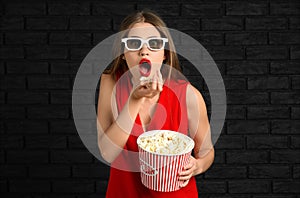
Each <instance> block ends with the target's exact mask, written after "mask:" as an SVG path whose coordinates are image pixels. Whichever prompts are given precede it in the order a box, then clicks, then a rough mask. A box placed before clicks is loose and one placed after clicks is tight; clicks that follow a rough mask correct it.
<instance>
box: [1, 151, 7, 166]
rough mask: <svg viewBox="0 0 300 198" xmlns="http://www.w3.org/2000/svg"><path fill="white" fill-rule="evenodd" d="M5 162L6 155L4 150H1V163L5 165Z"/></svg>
mask: <svg viewBox="0 0 300 198" xmlns="http://www.w3.org/2000/svg"><path fill="white" fill-rule="evenodd" d="M5 161H6V154H5V152H4V151H3V150H0V163H1V164H4V162H5Z"/></svg>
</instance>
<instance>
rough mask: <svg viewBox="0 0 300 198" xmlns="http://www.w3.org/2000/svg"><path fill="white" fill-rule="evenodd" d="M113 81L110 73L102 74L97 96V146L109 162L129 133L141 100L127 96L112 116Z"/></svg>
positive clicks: (124, 142)
mask: <svg viewBox="0 0 300 198" xmlns="http://www.w3.org/2000/svg"><path fill="white" fill-rule="evenodd" d="M114 86H115V81H114V79H113V78H112V76H111V75H107V74H103V75H102V77H101V82H100V92H99V98H98V122H97V128H98V146H99V149H100V152H101V155H102V157H103V158H104V159H105V160H106V161H107V162H109V163H111V162H112V161H113V160H114V159H115V158H116V157H117V156H118V155H119V153H120V152H121V151H122V149H123V147H124V145H125V144H126V142H127V139H128V137H129V135H130V132H131V129H132V127H133V124H134V120H135V118H136V116H137V114H138V112H139V109H140V105H141V102H142V100H140V99H135V98H134V97H131V96H130V97H129V99H128V101H127V103H126V104H125V106H124V107H123V110H122V111H121V112H120V114H119V115H118V116H117V118H116V119H114V117H113V110H112V104H111V102H112V101H113V100H115V98H112V97H114V95H113V88H114Z"/></svg>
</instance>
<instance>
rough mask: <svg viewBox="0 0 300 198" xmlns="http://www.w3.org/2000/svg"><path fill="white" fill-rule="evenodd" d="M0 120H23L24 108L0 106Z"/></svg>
mask: <svg viewBox="0 0 300 198" xmlns="http://www.w3.org/2000/svg"><path fill="white" fill-rule="evenodd" d="M0 107H1V111H0V118H1V119H14V118H25V108H24V107H17V106H11V105H5V106H2V105H1V106H0Z"/></svg>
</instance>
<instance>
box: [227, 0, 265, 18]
mask: <svg viewBox="0 0 300 198" xmlns="http://www.w3.org/2000/svg"><path fill="white" fill-rule="evenodd" d="M266 14H268V5H267V3H264V2H262V3H256V2H243V3H238V2H227V3H226V15H266Z"/></svg>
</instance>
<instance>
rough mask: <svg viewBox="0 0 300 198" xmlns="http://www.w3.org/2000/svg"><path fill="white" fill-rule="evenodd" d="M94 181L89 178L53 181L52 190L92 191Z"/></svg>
mask: <svg viewBox="0 0 300 198" xmlns="http://www.w3.org/2000/svg"><path fill="white" fill-rule="evenodd" d="M94 186H95V184H94V182H93V181H90V180H80V181H55V182H53V192H56V193H58V192H59V193H92V192H94V190H95V189H94Z"/></svg>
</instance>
